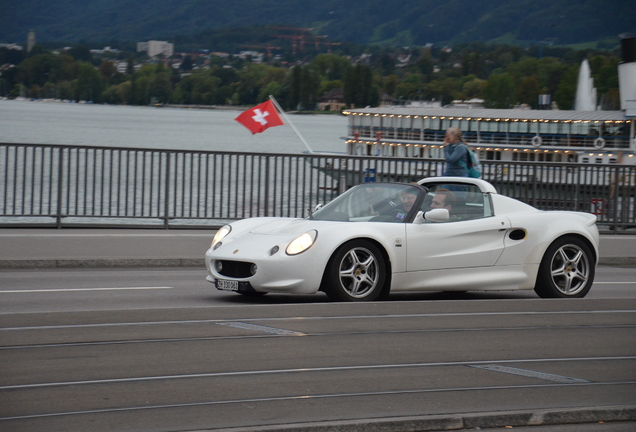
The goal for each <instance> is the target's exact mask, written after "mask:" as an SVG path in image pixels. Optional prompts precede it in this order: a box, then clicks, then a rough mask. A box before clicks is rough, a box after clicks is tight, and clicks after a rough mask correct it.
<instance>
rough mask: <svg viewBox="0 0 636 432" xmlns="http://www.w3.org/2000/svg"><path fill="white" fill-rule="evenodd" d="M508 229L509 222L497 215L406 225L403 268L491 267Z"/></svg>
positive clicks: (421, 269) (499, 254) (499, 252)
mask: <svg viewBox="0 0 636 432" xmlns="http://www.w3.org/2000/svg"><path fill="white" fill-rule="evenodd" d="M508 228H510V221H509V220H508V219H507V218H504V217H499V216H491V217H485V218H480V219H468V220H457V221H449V222H443V223H422V224H407V226H406V256H407V259H406V263H407V264H406V271H407V272H412V271H425V270H437V269H454V268H467V267H486V266H493V265H495V263H496V262H497V260H498V259H499V257H500V256H501V254H502V252H503V249H504V237H505V234H506V231H507V230H508Z"/></svg>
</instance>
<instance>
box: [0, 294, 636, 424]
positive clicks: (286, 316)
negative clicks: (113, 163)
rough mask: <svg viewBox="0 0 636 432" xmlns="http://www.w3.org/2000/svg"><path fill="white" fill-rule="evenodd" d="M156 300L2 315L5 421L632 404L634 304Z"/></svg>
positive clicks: (138, 420) (193, 419) (310, 418)
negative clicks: (224, 304)
mask: <svg viewBox="0 0 636 432" xmlns="http://www.w3.org/2000/svg"><path fill="white" fill-rule="evenodd" d="M529 305H537V306H534V307H529ZM491 306H495V307H494V308H493V307H491ZM440 307H441V310H440ZM497 308H499V310H496V309H497ZM470 309H473V310H470ZM542 309H543V310H542ZM300 311H303V313H298V312H300ZM371 311H379V313H376V314H374V313H371ZM158 312H161V313H163V314H165V315H166V317H165V319H156V318H157V315H156V313H157V312H154V311H151V312H147V313H146V314H145V315H143V316H139V317H137V319H130V318H131V317H134V316H135V315H136V313H135V312H134V311H133V312H126V313H120V312H118V311H112V312H109V311H102V312H100V314H98V315H95V314H81V313H79V314H78V313H56V314H31V315H28V316H27V315H20V316H18V317H17V318H18V319H16V320H15V321H13V320H10V319H7V318H8V317H7V316H4V317H1V318H0V320H1V324H0V325H1V326H2V328H0V345H1V346H0V361H1V362H2V364H3V365H4V368H3V374H2V378H1V379H0V430H7V431H9V430H10V431H33V430H43V429H46V430H47V431H58V430H59V431H62V430H91V431H101V430H104V431H106V430H124V429H127V430H148V431H153V432H154V431H178V430H196V429H199V430H202V429H217V428H218V429H221V428H231V427H263V426H267V425H276V424H280V425H285V424H290V423H295V422H310V423H311V422H323V421H342V420H350V421H354V420H358V421H363V420H364V419H368V418H379V417H382V418H391V417H396V416H412V415H442V414H443V415H455V414H457V413H462V412H477V413H479V412H490V411H492V410H501V411H505V410H517V409H549V408H558V409H582V408H585V407H590V406H593V407H597V406H631V405H634V406H636V396H634V395H636V375H635V374H634V372H633V371H634V370H636V344H634V342H635V341H636V332H635V328H636V307H634V305H633V302H624V301H618V302H591V303H584V302H541V301H540V302H525V303H524V302H522V301H511V302H499V303H495V302H490V301H487V302H479V303H476V302H472V303H470V304H468V303H466V302H446V303H436V302H419V303H409V304H395V303H388V304H386V306H385V305H384V304H382V305H365V306H359V305H352V306H351V307H349V306H347V305H324V304H316V305H303V306H302V308H289V307H280V306H277V305H273V306H259V307H256V308H250V307H246V308H232V310H229V309H228V308H208V309H206V310H194V311H193V310H188V309H182V310H170V311H158ZM204 314H208V315H209V316H211V317H212V318H208V319H202V318H201V316H202V315H204ZM153 317H154V318H155V319H152V318H153Z"/></svg>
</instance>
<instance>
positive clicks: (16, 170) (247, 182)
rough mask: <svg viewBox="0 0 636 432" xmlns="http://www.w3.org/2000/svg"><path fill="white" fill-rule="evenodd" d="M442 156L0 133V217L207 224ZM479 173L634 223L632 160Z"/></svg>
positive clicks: (276, 208) (296, 209) (332, 192)
mask: <svg viewBox="0 0 636 432" xmlns="http://www.w3.org/2000/svg"><path fill="white" fill-rule="evenodd" d="M443 165H444V161H443V160H440V159H420V158H381V157H370V156H369V157H367V156H346V155H344V154H343V155H326V154H272V153H256V154H253V153H239V152H206V151H186V150H153V149H141V148H113V147H89V146H66V145H40V144H11V143H0V182H1V184H0V227H3V226H4V227H7V226H23V227H44V226H54V227H58V228H61V227H71V226H116V227H122V226H135V227H163V228H179V227H188V228H197V227H201V228H211V227H218V226H221V225H223V224H225V223H227V222H229V221H232V220H236V219H243V218H247V217H256V216H281V217H304V216H305V215H306V214H307V211H308V209H312V208H314V207H315V206H316V205H317V204H318V203H325V202H328V201H330V200H331V199H333V198H334V197H335V196H337V195H338V193H340V192H341V191H343V190H345V189H346V188H347V187H350V186H353V185H355V184H359V183H364V182H373V181H407V182H409V181H416V180H418V179H421V178H424V177H430V176H435V175H438V174H440V173H441V172H442V169H443ZM482 168H483V178H484V179H485V180H487V181H489V182H491V183H492V184H493V185H494V186H495V187H496V188H497V190H498V191H499V192H500V193H502V194H504V195H508V196H512V197H514V198H517V199H519V200H521V201H524V202H527V203H529V204H531V205H533V206H535V207H537V208H540V209H544V210H577V211H585V212H591V213H595V214H597V216H598V220H599V222H598V223H599V228H600V229H601V230H604V231H611V232H623V231H624V230H625V229H627V228H631V227H636V216H635V207H634V203H635V196H636V166H628V165H600V164H596V165H589V164H572V163H556V162H546V163H533V162H503V161H482Z"/></svg>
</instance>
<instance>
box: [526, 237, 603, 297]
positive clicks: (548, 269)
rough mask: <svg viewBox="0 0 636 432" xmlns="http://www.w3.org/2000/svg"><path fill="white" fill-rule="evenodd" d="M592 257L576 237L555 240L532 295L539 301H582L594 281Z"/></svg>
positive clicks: (587, 247)
mask: <svg viewBox="0 0 636 432" xmlns="http://www.w3.org/2000/svg"><path fill="white" fill-rule="evenodd" d="M594 272H595V267H594V256H593V254H592V251H591V250H590V248H589V246H588V245H587V244H585V242H583V241H582V240H580V239H578V238H576V237H563V238H560V239H558V240H556V241H555V242H554V243H552V244H551V245H550V247H549V248H548V250H547V251H546V253H545V255H544V256H543V259H542V260H541V265H540V266H539V274H538V275H537V284H536V286H535V287H534V290H535V292H536V293H537V294H538V295H539V297H542V298H582V297H585V295H586V294H587V293H588V291H589V290H590V288H591V287H592V283H593V282H594Z"/></svg>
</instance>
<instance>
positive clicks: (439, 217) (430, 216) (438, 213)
mask: <svg viewBox="0 0 636 432" xmlns="http://www.w3.org/2000/svg"><path fill="white" fill-rule="evenodd" d="M424 218H425V219H426V220H428V221H431V222H446V221H447V220H448V219H450V213H449V212H448V209H445V208H437V209H433V210H429V211H427V212H426V213H425V214H424Z"/></svg>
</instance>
